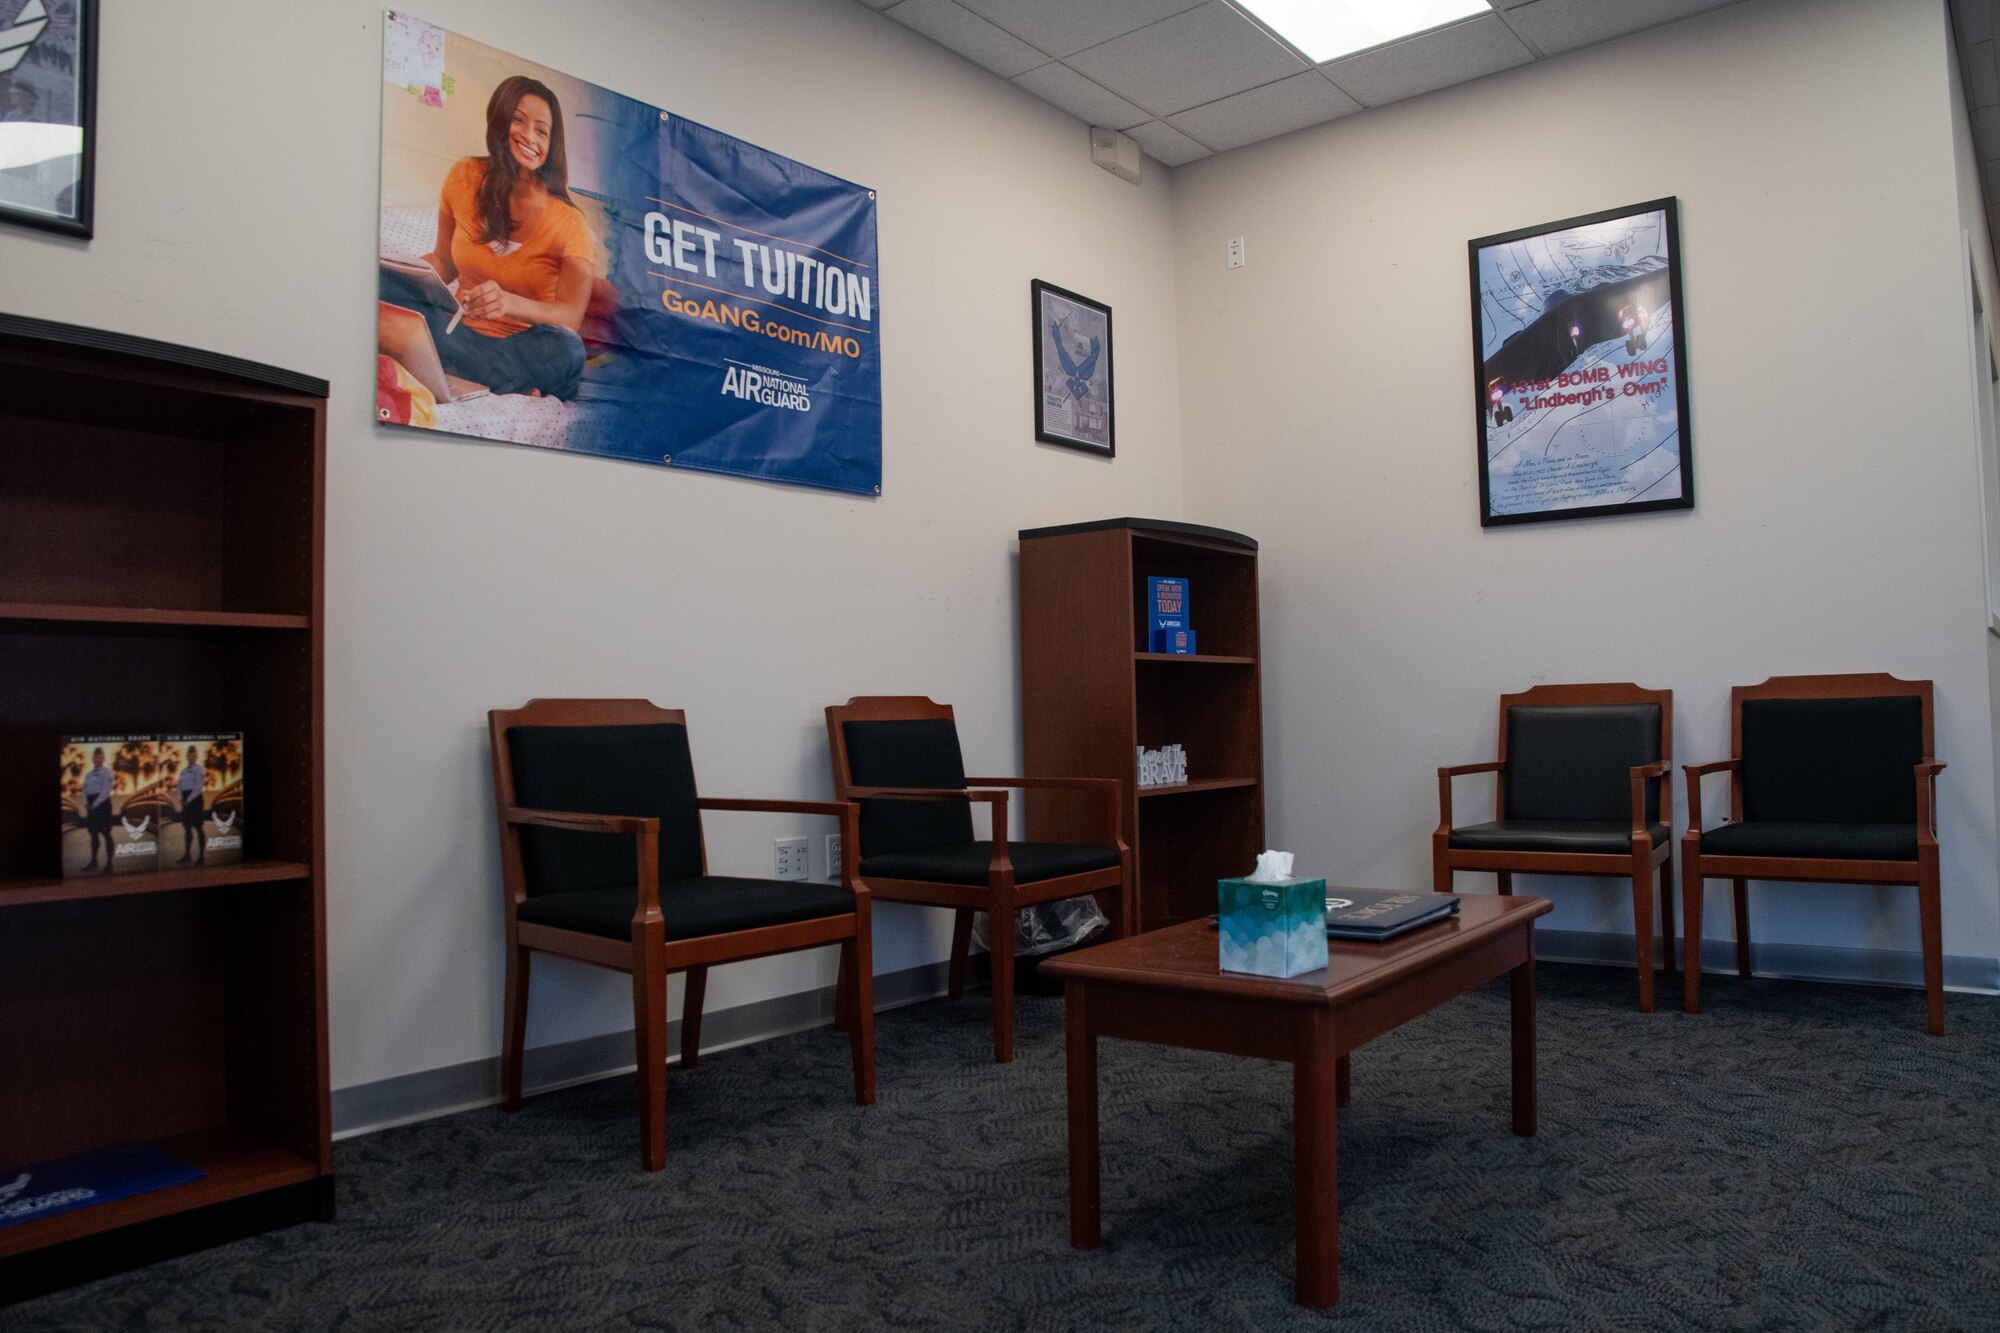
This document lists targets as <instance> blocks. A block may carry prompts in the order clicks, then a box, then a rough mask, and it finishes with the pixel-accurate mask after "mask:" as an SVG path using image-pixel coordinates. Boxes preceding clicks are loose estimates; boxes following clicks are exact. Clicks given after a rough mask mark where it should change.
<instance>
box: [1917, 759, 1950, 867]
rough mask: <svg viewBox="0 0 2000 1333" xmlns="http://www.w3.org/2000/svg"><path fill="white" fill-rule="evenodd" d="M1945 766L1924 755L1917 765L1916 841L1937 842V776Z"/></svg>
mask: <svg viewBox="0 0 2000 1333" xmlns="http://www.w3.org/2000/svg"><path fill="white" fill-rule="evenodd" d="M1944 770H1945V765H1943V764H1941V763H1939V762H1938V761H1937V760H1935V759H1932V758H1931V757H1930V756H1928V755H1926V756H1925V757H1924V758H1923V760H1922V761H1920V762H1919V763H1918V764H1917V768H1916V775H1917V841H1919V842H1925V843H1931V844H1933V845H1934V844H1936V842H1937V775H1938V774H1940V773H1942V772H1944Z"/></svg>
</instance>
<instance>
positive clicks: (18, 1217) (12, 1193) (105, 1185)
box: [0, 1146, 208, 1227]
mask: <svg viewBox="0 0 2000 1333" xmlns="http://www.w3.org/2000/svg"><path fill="white" fill-rule="evenodd" d="M207 1174H208V1172H206V1171H203V1170H201V1169H199V1168H197V1167H192V1166H189V1165H188V1164H187V1163H186V1162H183V1161H181V1160H180V1159H179V1158H178V1157H172V1156H169V1155H168V1154H166V1153H163V1152H161V1151H160V1150H159V1149H158V1148H146V1147H140V1146H130V1147H116V1148H92V1149H91V1150H90V1151H88V1152H80V1153H76V1154H74V1155H73V1156H70V1157H58V1158H56V1159H54V1160H53V1161H48V1162H37V1163H35V1164H34V1165H33V1166H25V1167H19V1168H17V1169H15V1170H12V1171H0V1227H10V1226H13V1225H14V1224H15V1223H17V1222H32V1221H34V1220H35V1219H36V1218H39V1217H51V1216H53V1215H55V1214H56V1213H66V1212H69V1211H70V1210H71V1209H73V1208H88V1207H90V1206H91V1205H92V1204H97V1203H109V1202H111V1201H112V1200H113V1199H126V1198H130V1197H131V1196H132V1195H134V1194H146V1193H150V1192H151V1191H153V1190H160V1189H165V1188H167V1187H168V1186H169V1185H185V1184H187V1183H188V1182H189V1181H190V1180H200V1179H201V1178H202V1177H203V1176H205V1175H207Z"/></svg>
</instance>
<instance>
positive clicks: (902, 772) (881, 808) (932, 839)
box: [841, 717, 972, 859]
mask: <svg viewBox="0 0 2000 1333" xmlns="http://www.w3.org/2000/svg"><path fill="white" fill-rule="evenodd" d="M841 735H842V737H843V738H844V739H845V740H846V742H847V776H848V780H849V781H850V782H852V783H853V784H854V785H855V786H857V787H910V788H916V789H919V790H924V789H930V788H936V789H938V790H940V791H963V790H964V789H965V758H964V756H963V755H962V754H961V753H960V752H959V748H958V727H957V726H956V725H955V724H954V723H953V722H952V721H951V720H950V719H949V718H942V717H935V718H898V719H893V720H887V721H880V722H843V723H841ZM971 841H972V810H971V809H970V808H969V807H968V806H966V805H964V804H962V803H959V802H955V801H954V802H945V801H895V800H883V799H881V798H874V799H867V800H863V801H862V802H861V855H862V857H863V859H866V858H868V857H871V856H886V855H889V854H890V853H893V852H914V851H921V850H922V849H924V848H926V847H943V846H946V845H947V844H950V843H960V842H971Z"/></svg>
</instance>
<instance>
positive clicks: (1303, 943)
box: [1216, 876, 1326, 977]
mask: <svg viewBox="0 0 2000 1333" xmlns="http://www.w3.org/2000/svg"><path fill="white" fill-rule="evenodd" d="M1216 906H1217V911H1216V932H1217V935H1218V936H1219V938H1220V940H1221V952H1222V970H1223V971H1225V972H1255V973H1258V974H1259V975H1261V976H1267V977H1295V976H1298V975H1299V974H1300V973H1302V972H1317V971H1319V970H1320V969H1321V968H1323V967H1325V966H1326V881H1325V880H1324V879H1300V878H1298V877H1296V876H1293V877H1292V878H1290V879H1273V880H1263V881H1258V880H1249V879H1225V880H1223V881H1221V882H1220V884H1219V885H1218V886H1217V902H1216Z"/></svg>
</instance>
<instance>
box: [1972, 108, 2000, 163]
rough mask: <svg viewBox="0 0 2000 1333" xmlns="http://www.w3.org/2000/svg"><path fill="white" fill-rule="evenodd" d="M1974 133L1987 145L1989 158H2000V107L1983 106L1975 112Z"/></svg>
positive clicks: (1973, 115)
mask: <svg viewBox="0 0 2000 1333" xmlns="http://www.w3.org/2000/svg"><path fill="white" fill-rule="evenodd" d="M1972 133H1973V137H1975V138H1976V139H1978V140H1979V142H1980V143H1982V144H1984V145H1986V150H1985V151H1986V153H1987V155H1988V156H2000V106H1983V107H1980V108H1979V109H1978V110H1977V111H1974V112H1973V113H1972Z"/></svg>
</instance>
